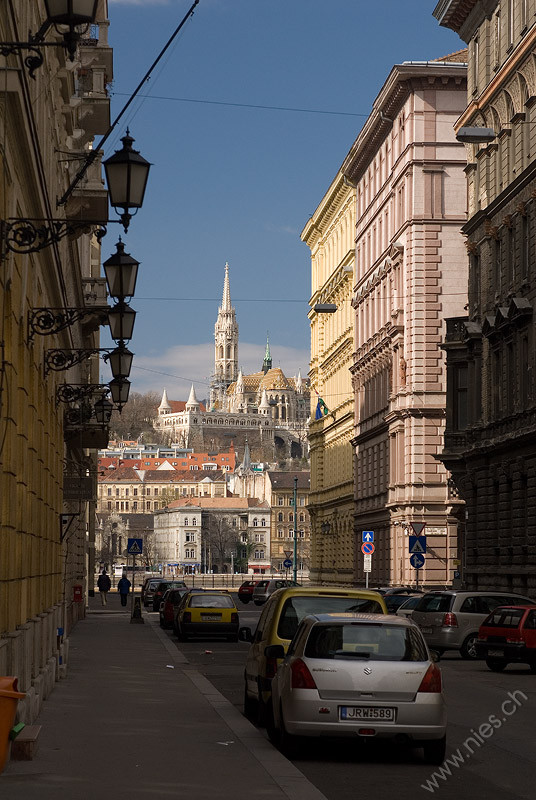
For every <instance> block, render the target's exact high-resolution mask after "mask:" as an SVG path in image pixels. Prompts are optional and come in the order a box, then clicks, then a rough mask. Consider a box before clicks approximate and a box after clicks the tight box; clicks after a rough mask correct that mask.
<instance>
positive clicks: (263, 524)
mask: <svg viewBox="0 0 536 800" xmlns="http://www.w3.org/2000/svg"><path fill="white" fill-rule="evenodd" d="M265 527H266V520H265V519H264V517H263V518H262V519H261V528H265Z"/></svg>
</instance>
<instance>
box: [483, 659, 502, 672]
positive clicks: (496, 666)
mask: <svg viewBox="0 0 536 800" xmlns="http://www.w3.org/2000/svg"><path fill="white" fill-rule="evenodd" d="M506 664H507V662H506V661H505V660H504V659H502V658H486V666H487V667H488V669H490V670H491V671H492V672H502V671H503V670H504V668H505V667H506Z"/></svg>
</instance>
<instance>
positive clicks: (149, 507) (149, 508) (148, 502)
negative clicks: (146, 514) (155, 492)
mask: <svg viewBox="0 0 536 800" xmlns="http://www.w3.org/2000/svg"><path fill="white" fill-rule="evenodd" d="M150 510H151V501H150V500H147V511H150Z"/></svg>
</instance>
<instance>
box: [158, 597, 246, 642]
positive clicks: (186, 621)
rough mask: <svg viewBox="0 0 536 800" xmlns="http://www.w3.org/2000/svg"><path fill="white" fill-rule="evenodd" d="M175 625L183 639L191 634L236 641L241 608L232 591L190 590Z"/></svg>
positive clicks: (184, 598) (179, 610) (183, 601)
mask: <svg viewBox="0 0 536 800" xmlns="http://www.w3.org/2000/svg"><path fill="white" fill-rule="evenodd" d="M173 627H174V630H175V631H176V633H177V636H178V638H179V640H180V641H181V642H186V641H187V640H188V639H189V638H190V636H225V638H226V639H227V641H228V642H237V641H238V609H237V607H236V605H235V602H234V600H233V598H232V597H231V595H230V594H229V592H218V591H201V590H200V591H192V592H188V594H186V595H185V596H184V597H183V598H182V600H181V602H180V605H179V608H178V610H177V615H176V618H175V624H174V626H173Z"/></svg>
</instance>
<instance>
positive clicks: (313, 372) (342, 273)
mask: <svg viewBox="0 0 536 800" xmlns="http://www.w3.org/2000/svg"><path fill="white" fill-rule="evenodd" d="M355 214H356V195H355V188H354V187H352V186H350V185H348V184H347V183H346V182H345V180H344V177H343V175H342V173H341V172H339V173H338V174H337V176H336V178H335V179H334V180H333V182H332V184H331V186H330V187H329V189H328V191H327V192H326V194H325V195H324V197H323V199H322V201H321V203H320V204H319V206H318V208H317V209H316V211H315V212H314V214H313V216H312V217H311V218H310V220H309V221H308V223H307V225H306V226H305V228H304V229H303V231H302V234H301V238H302V241H304V242H305V244H306V245H307V246H308V247H309V249H310V251H311V276H312V286H311V301H310V305H311V311H310V312H309V320H310V323H311V363H310V371H309V377H310V382H311V424H310V429H309V442H310V458H311V493H310V496H309V505H308V511H309V515H310V518H311V571H310V574H311V580H312V581H314V582H321V583H350V582H351V581H352V579H353V564H354V563H355V556H356V554H355V552H354V550H355V541H354V534H353V515H354V483H353V474H354V469H353V454H352V445H351V439H352V436H353V426H354V417H353V390H352V380H351V374H350V367H351V365H352V358H353V352H354V334H353V315H352V306H351V299H352V287H353V276H354V262H355V244H354V236H355V224H356V218H355ZM318 304H333V305H335V306H336V307H337V310H336V311H335V312H334V313H329V314H326V313H321V312H317V311H315V306H316V305H318ZM320 399H321V400H322V401H323V403H324V405H322V403H319V400H320ZM319 406H320V408H319ZM317 409H318V411H317ZM326 409H327V413H326ZM316 417H319V418H318V419H316Z"/></svg>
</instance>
